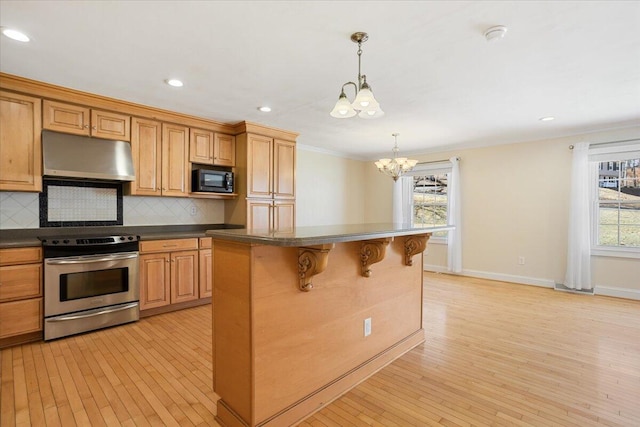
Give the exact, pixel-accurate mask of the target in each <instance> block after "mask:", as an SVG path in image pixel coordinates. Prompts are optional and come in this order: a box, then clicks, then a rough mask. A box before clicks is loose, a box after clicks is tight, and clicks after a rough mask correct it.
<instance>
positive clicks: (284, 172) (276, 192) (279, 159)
mask: <svg viewBox="0 0 640 427" xmlns="http://www.w3.org/2000/svg"><path fill="white" fill-rule="evenodd" d="M273 197H274V198H276V199H295V197H296V144H295V143H293V142H290V141H282V140H278V139H276V140H275V141H274V142H273Z"/></svg>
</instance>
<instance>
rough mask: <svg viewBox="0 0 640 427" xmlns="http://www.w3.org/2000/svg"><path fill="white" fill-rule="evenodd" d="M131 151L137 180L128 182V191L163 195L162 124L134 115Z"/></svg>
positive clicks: (136, 193)
mask: <svg viewBox="0 0 640 427" xmlns="http://www.w3.org/2000/svg"><path fill="white" fill-rule="evenodd" d="M131 152H132V157H133V167H134V169H135V172H136V180H135V181H134V182H132V183H129V184H127V188H128V193H129V194H131V195H138V196H160V195H162V187H161V181H162V173H161V171H162V124H161V123H160V122H157V121H154V120H146V119H139V118H137V117H134V118H133V120H132V121H131Z"/></svg>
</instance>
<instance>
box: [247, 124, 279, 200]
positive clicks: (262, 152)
mask: <svg viewBox="0 0 640 427" xmlns="http://www.w3.org/2000/svg"><path fill="white" fill-rule="evenodd" d="M272 146H273V139H272V138H268V137H265V136H259V135H249V136H248V140H247V197H272V192H273V186H272V179H271V177H272V173H273V157H272V156H273V150H272V149H271V148H272Z"/></svg>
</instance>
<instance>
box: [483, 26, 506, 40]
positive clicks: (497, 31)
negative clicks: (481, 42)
mask: <svg viewBox="0 0 640 427" xmlns="http://www.w3.org/2000/svg"><path fill="white" fill-rule="evenodd" d="M505 34H507V27H505V26H504V25H496V26H495V27H491V28H487V29H486V30H485V32H484V38H485V39H487V41H488V42H490V41H492V40H496V39H501V38H503V37H504V35H505Z"/></svg>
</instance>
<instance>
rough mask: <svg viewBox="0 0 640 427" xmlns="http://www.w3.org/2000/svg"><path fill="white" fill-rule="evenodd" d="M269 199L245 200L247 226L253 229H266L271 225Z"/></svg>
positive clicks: (271, 205)
mask: <svg viewBox="0 0 640 427" xmlns="http://www.w3.org/2000/svg"><path fill="white" fill-rule="evenodd" d="M272 208H273V201H271V200H252V199H248V200H247V228H249V229H253V230H268V229H270V228H271V227H272V226H271V212H272Z"/></svg>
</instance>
